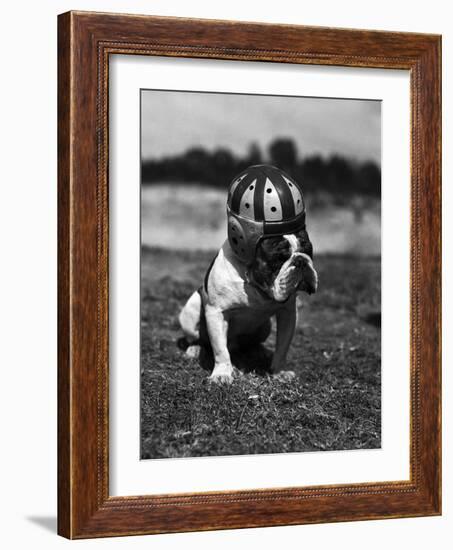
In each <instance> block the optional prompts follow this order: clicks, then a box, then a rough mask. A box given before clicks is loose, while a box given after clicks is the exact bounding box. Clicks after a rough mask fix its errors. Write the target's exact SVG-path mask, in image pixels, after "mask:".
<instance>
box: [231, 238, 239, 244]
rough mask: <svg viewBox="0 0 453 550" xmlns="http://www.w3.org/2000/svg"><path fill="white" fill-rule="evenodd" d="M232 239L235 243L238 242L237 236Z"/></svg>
mask: <svg viewBox="0 0 453 550" xmlns="http://www.w3.org/2000/svg"><path fill="white" fill-rule="evenodd" d="M231 240H232V241H233V243H234V244H235V245H237V244H238V240H237V239H236V237H233V238H232V239H231Z"/></svg>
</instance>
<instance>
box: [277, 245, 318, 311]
mask: <svg viewBox="0 0 453 550" xmlns="http://www.w3.org/2000/svg"><path fill="white" fill-rule="evenodd" d="M317 286H318V277H317V274H316V271H315V270H314V268H313V263H312V261H311V259H310V257H309V256H307V255H306V254H303V253H301V252H296V253H295V254H293V255H292V256H291V258H289V259H288V260H287V261H286V262H285V263H284V264H283V265H282V267H281V268H280V271H279V273H278V275H277V277H276V278H275V280H274V284H273V285H272V289H271V292H272V296H273V298H274V300H276V301H277V302H284V301H285V300H287V299H288V298H289V296H291V294H293V293H294V292H295V291H296V290H304V291H305V292H308V294H312V293H313V292H316V289H317Z"/></svg>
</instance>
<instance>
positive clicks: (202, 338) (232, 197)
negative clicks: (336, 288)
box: [179, 165, 318, 384]
mask: <svg viewBox="0 0 453 550" xmlns="http://www.w3.org/2000/svg"><path fill="white" fill-rule="evenodd" d="M227 216H228V238H227V240H226V241H225V243H224V244H223V246H222V248H221V249H220V251H219V252H218V254H217V256H216V257H215V258H214V260H213V261H212V263H211V265H210V267H209V269H208V271H207V273H206V276H205V278H204V282H203V285H202V286H201V287H200V288H199V289H198V290H197V291H195V292H194V293H193V294H192V295H191V296H190V298H189V299H188V301H187V303H186V304H185V306H184V307H183V309H182V311H181V313H180V315H179V323H180V325H181V328H182V330H183V332H184V339H183V342H182V347H184V348H185V349H186V353H187V354H188V355H189V356H192V357H194V356H195V355H196V354H197V353H198V351H199V349H200V347H202V348H205V349H210V350H212V354H213V358H214V368H213V370H212V373H211V376H210V379H211V380H212V381H214V382H217V383H221V384H223V383H231V382H232V380H233V374H234V372H235V371H234V367H233V364H232V361H231V354H232V353H233V352H234V351H235V350H238V349H245V348H251V347H253V346H258V345H260V344H262V343H263V342H264V341H265V340H266V339H267V338H268V336H269V334H270V331H271V319H272V317H275V318H276V328H277V339H276V346H275V351H274V354H273V357H272V361H271V365H270V371H271V373H272V374H275V375H278V376H279V377H280V378H291V377H293V376H294V372H292V371H289V370H286V356H287V353H288V349H289V346H290V344H291V341H292V338H293V336H294V330H295V327H296V322H297V307H296V293H297V291H304V292H307V293H308V294H312V293H313V292H316V289H317V286H318V276H317V273H316V271H315V268H314V266H313V247H312V244H311V242H310V239H309V237H308V233H307V231H306V227H305V204H304V200H303V195H302V191H301V189H300V187H299V185H298V184H297V183H296V182H295V181H294V180H293V179H292V178H290V177H289V176H288V175H287V174H285V173H284V172H283V171H281V170H279V169H278V168H276V167H274V166H270V165H257V166H251V167H249V168H247V169H246V170H245V171H244V172H242V173H241V174H240V175H239V176H238V177H236V178H235V179H234V180H233V182H232V183H231V185H230V188H229V193H228V203H227Z"/></svg>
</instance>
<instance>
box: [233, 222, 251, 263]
mask: <svg viewBox="0 0 453 550" xmlns="http://www.w3.org/2000/svg"><path fill="white" fill-rule="evenodd" d="M228 241H229V242H230V246H231V248H232V250H233V252H234V253H235V254H236V256H237V257H238V258H239V259H240V260H241V261H242V262H245V263H248V261H249V259H250V251H249V250H248V246H249V243H248V242H247V236H246V234H245V231H244V229H243V227H242V225H241V224H240V222H239V221H238V220H237V219H236V218H235V217H234V216H231V215H230V216H228Z"/></svg>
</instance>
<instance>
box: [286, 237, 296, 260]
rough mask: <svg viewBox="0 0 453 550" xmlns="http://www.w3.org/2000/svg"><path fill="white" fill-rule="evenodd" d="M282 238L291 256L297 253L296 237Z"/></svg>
mask: <svg viewBox="0 0 453 550" xmlns="http://www.w3.org/2000/svg"><path fill="white" fill-rule="evenodd" d="M283 237H284V238H285V239H286V240H287V241H288V242H289V246H290V247H291V256H292V255H293V254H296V252H299V241H298V240H297V237H296V235H283Z"/></svg>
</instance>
